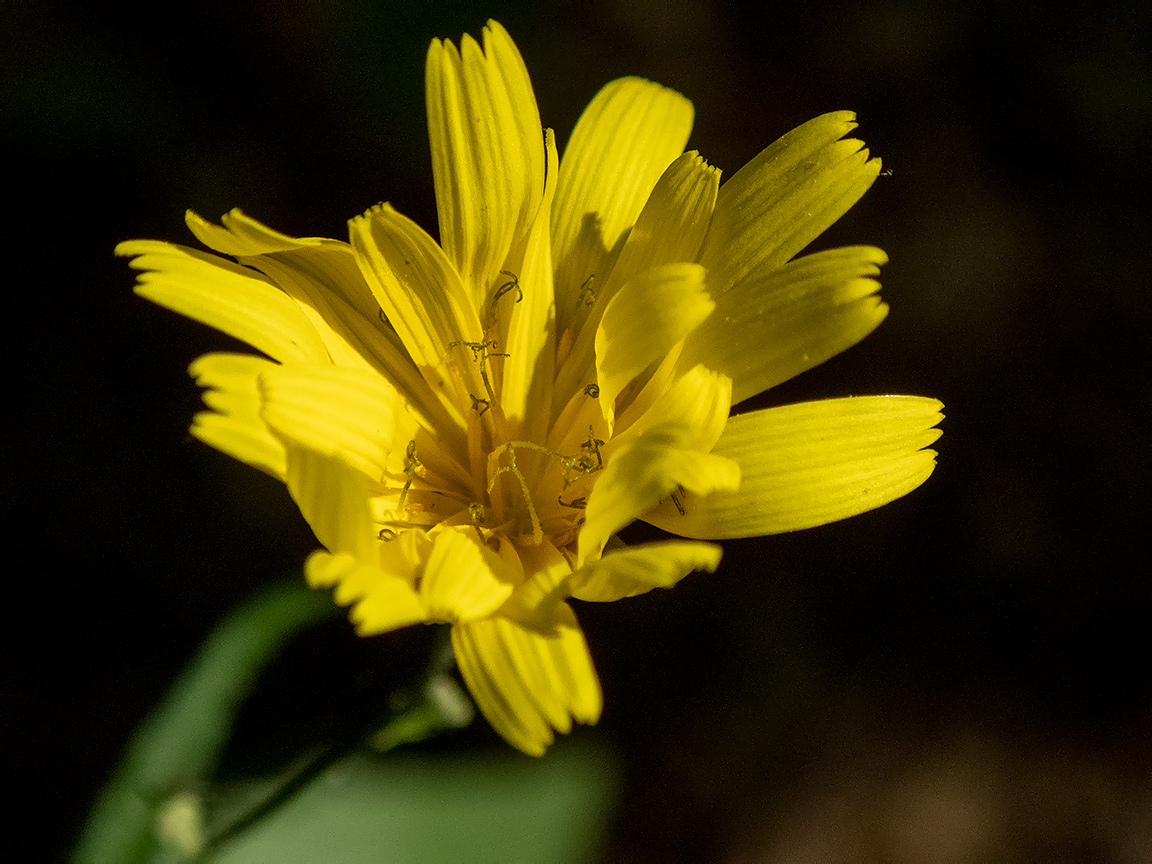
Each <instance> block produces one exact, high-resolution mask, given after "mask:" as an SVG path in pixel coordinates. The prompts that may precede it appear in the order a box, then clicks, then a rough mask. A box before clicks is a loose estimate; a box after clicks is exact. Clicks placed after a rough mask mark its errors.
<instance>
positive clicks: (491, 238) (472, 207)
mask: <svg viewBox="0 0 1152 864" xmlns="http://www.w3.org/2000/svg"><path fill="white" fill-rule="evenodd" d="M483 39H484V49H483V50H481V48H480V45H479V44H478V43H477V42H476V40H475V39H473V38H472V37H471V36H467V35H465V36H464V38H463V39H462V40H461V42H460V50H459V51H457V50H456V47H455V46H454V45H453V44H452V43H451V42H449V41H447V40H444V41H440V40H438V39H437V40H433V41H432V44H431V46H430V47H429V49H428V59H427V65H426V71H425V81H426V85H427V107H428V135H429V138H430V139H431V143H432V176H433V179H434V180H435V183H436V208H437V212H438V214H439V217H440V242H441V244H442V245H443V247H444V251H445V252H446V253H447V255H448V258H449V260H451V261H452V263H453V264H454V265H455V266H456V269H457V271H458V272H459V273H460V275H461V276H462V277H463V279H464V284H465V285H466V286H468V288H469V289H470V290H471V291H472V292H473V302H474V303H475V304H476V305H477V306H480V305H482V304H483V301H484V299H485V297H486V296H487V293H488V291H489V290H490V289H491V288H492V287H494V286H493V283H494V281H495V280H496V278H497V276H498V271H499V270H500V269H501V267H502V266H503V264H504V259H505V258H506V257H507V255H508V251H509V248H510V247H511V246H512V244H513V243H514V242H515V241H516V240H517V239H518V238H521V237H523V235H525V234H526V233H527V229H528V226H529V224H530V223H531V221H532V220H533V219H534V218H535V216H536V212H537V210H538V209H539V208H540V206H541V201H542V196H543V190H544V144H543V138H542V127H541V124H540V113H539V111H538V109H537V107H536V97H535V95H534V94H533V92H532V82H531V81H530V80H529V78H528V70H527V69H526V68H525V66H524V60H523V59H522V58H521V56H520V52H519V51H518V50H517V48H516V45H515V44H514V43H513V42H512V38H511V37H510V36H509V35H508V32H507V31H506V30H505V29H504V28H503V27H501V26H500V25H499V24H498V23H496V22H495V21H489V22H488V24H487V26H486V27H485V28H484V35H483Z"/></svg>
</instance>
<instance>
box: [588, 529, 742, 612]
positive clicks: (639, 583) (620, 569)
mask: <svg viewBox="0 0 1152 864" xmlns="http://www.w3.org/2000/svg"><path fill="white" fill-rule="evenodd" d="M720 555H721V549H720V547H719V546H714V545H712V544H711V543H689V542H684V541H682V540H670V541H666V542H661V543H646V544H644V545H642V546H632V547H626V548H624V549H621V550H620V551H617V552H609V553H607V554H605V555H604V557H603V558H601V559H599V560H598V561H595V562H593V563H591V564H587V565H585V566H584V567H582V568H581V569H580V570H578V571H576V573H574V574H573V576H572V596H573V597H575V598H577V599H578V600H591V601H595V602H602V603H608V602H611V601H613V600H621V599H623V598H625V597H635V596H636V595H637V594H643V593H645V592H647V591H651V590H652V589H653V588H671V587H672V586H673V585H675V584H676V583H677V582H679V581H680V580H681V579H683V578H684V577H685V576H687V575H688V574H689V573H692V572H693V571H695V570H707V571H708V572H709V573H715V572H716V568H717V567H719V566H720Z"/></svg>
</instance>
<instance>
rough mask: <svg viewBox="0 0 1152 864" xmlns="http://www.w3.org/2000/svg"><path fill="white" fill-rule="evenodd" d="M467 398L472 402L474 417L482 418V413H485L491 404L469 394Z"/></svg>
mask: <svg viewBox="0 0 1152 864" xmlns="http://www.w3.org/2000/svg"><path fill="white" fill-rule="evenodd" d="M484 383H485V384H487V383H488V382H487V381H485V382H484ZM488 395H492V394H491V393H489V394H488ZM468 398H469V399H471V400H472V410H473V411H475V412H476V416H478V417H483V416H484V412H485V411H487V410H488V408H489V407H490V406H491V404H492V403H491V402H489V401H488V400H487V399H477V398H476V397H475V396H473V395H472V394H471V393H469V394H468ZM480 406H484V407H480Z"/></svg>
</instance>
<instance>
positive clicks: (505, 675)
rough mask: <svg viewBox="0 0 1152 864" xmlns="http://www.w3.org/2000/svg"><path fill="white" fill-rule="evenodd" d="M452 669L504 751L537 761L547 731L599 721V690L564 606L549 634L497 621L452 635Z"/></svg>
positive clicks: (558, 610) (489, 620) (572, 618)
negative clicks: (507, 746) (515, 751)
mask: <svg viewBox="0 0 1152 864" xmlns="http://www.w3.org/2000/svg"><path fill="white" fill-rule="evenodd" d="M452 648H453V650H454V652H455V654H456V663H457V665H458V666H459V667H460V674H461V676H462V677H463V678H464V681H465V683H466V684H467V685H468V689H469V690H471V691H472V695H473V697H475V699H476V704H477V705H478V706H479V707H480V710H481V711H482V712H483V714H484V716H485V717H487V718H488V722H489V723H491V724H492V728H494V729H495V730H496V731H497V732H499V733H500V734H501V735H502V736H503V737H504V738H505V740H507V741H508V743H510V744H512V745H513V746H514V747H517V748H518V749H520V750H522V751H524V752H525V753H527V754H529V755H531V756H540V755H542V754H543V753H544V751H545V750H547V748H548V745H549V744H551V743H552V741H553V731H552V730H553V729H556V730H558V731H560V732H567V731H568V730H569V729H570V728H571V726H572V722H571V721H572V720H573V719H575V720H576V721H577V722H580V723H595V722H596V721H597V720H598V719H599V717H600V710H601V704H602V697H601V693H600V682H599V681H598V680H597V678H596V671H595V669H594V668H593V667H592V658H591V657H590V656H589V654H588V645H587V643H586V642H585V641H584V634H583V633H582V632H581V631H580V627H579V625H578V624H577V623H576V618H575V616H574V615H573V614H572V610H571V609H570V608H569V607H568V605H567V604H564V603H561V604H559V605H558V606H557V607H556V618H555V620H554V622H553V626H552V627H551V629H550V630H549V632H548V633H540V632H537V631H535V630H531V629H528V628H526V627H524V626H522V625H520V624H518V623H517V622H515V621H513V620H511V619H508V618H503V617H499V616H497V617H493V618H483V619H480V620H479V621H471V622H468V623H465V624H458V625H456V626H454V627H453V628H452Z"/></svg>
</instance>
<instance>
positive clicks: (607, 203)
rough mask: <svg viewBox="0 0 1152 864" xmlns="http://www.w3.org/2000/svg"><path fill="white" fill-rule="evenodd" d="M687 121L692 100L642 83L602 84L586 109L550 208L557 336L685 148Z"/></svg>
mask: <svg viewBox="0 0 1152 864" xmlns="http://www.w3.org/2000/svg"><path fill="white" fill-rule="evenodd" d="M692 119H693V110H692V103H691V102H689V101H688V100H687V99H685V98H684V97H683V96H681V95H680V94H679V93H677V92H675V91H674V90H669V89H667V88H665V87H661V86H660V85H659V84H654V83H652V82H651V81H644V80H643V79H640V78H620V79H618V80H616V81H612V82H610V83H608V84H606V85H605V86H604V88H603V89H602V90H601V91H600V92H599V93H597V94H596V96H595V97H594V98H593V99H592V102H591V103H590V104H589V105H588V107H587V108H585V109H584V113H583V114H582V115H581V116H580V119H579V121H577V123H576V128H575V129H573V130H572V137H571V139H569V141H568V146H567V147H566V148H565V149H564V155H563V158H562V159H561V160H560V178H559V181H558V183H557V186H556V198H555V200H554V201H553V203H552V250H553V257H554V259H555V263H556V310H557V330H558V332H563V331H564V330H565V329H566V328H567V327H568V326H569V325H570V324H571V323H572V322H573V321H574V320H575V317H576V314H577V312H578V311H579V307H580V304H582V303H583V300H582V299H581V297H580V294H581V289H582V287H583V286H584V285H585V283H586V281H587V280H588V279H589V277H593V278H594V279H595V278H598V279H600V280H601V281H603V280H604V279H606V278H607V277H608V274H609V272H610V271H611V269H612V265H613V264H614V263H615V260H616V257H617V256H618V255H619V254H620V248H621V246H622V244H623V240H624V238H625V235H626V232H627V231H628V229H630V228H631V227H632V226H633V224H635V222H636V217H637V216H639V215H640V211H641V210H642V209H643V208H644V204H645V202H646V201H647V200H648V196H649V195H650V194H651V192H652V188H653V187H654V186H655V185H656V181H657V180H658V179H659V178H660V175H661V174H663V173H664V169H665V168H667V167H668V165H669V164H671V162H672V160H673V159H675V158H676V157H677V156H679V155H680V154H681V153H682V152H683V151H684V144H685V143H686V142H687V141H688V134H689V133H690V132H691V131H692ZM593 284H594V282H593Z"/></svg>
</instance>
